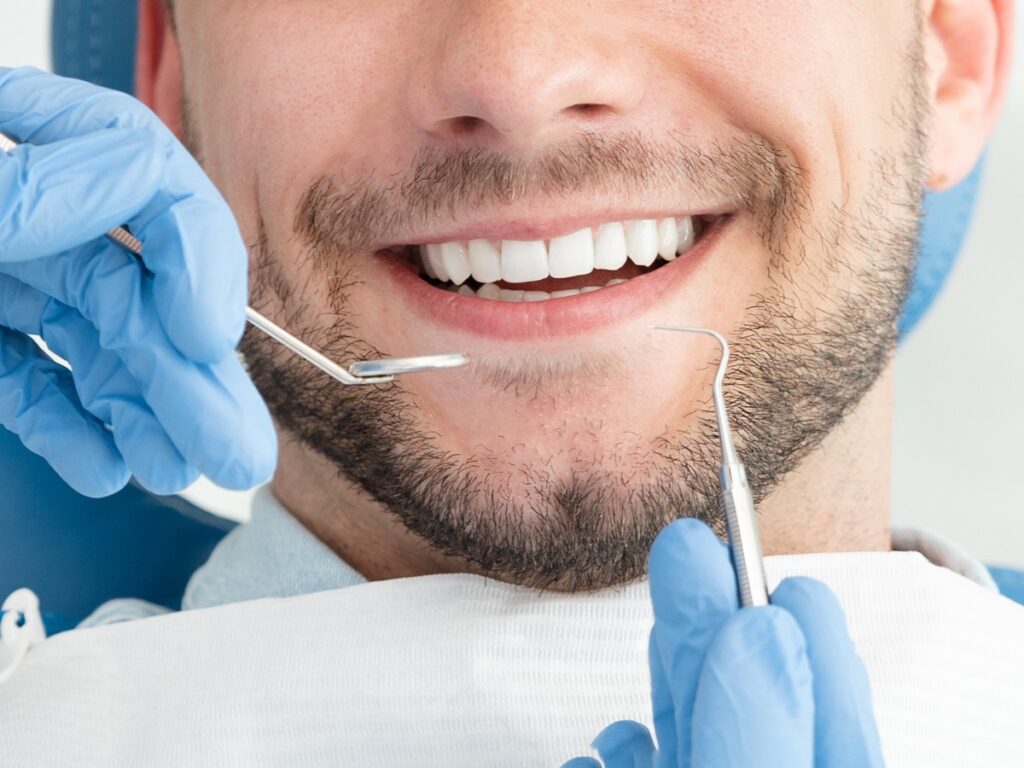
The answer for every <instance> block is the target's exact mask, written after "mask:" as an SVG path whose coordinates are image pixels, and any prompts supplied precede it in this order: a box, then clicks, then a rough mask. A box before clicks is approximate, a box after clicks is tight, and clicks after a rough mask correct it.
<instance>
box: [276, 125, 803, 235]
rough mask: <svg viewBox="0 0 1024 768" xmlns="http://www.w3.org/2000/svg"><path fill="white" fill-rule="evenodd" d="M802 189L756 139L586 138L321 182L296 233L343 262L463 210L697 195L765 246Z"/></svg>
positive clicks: (784, 163)
mask: <svg viewBox="0 0 1024 768" xmlns="http://www.w3.org/2000/svg"><path fill="white" fill-rule="evenodd" d="M801 188H802V174H801V171H800V169H799V166H798V165H797V164H796V162H795V161H794V160H793V159H792V158H791V157H790V155H789V154H788V153H787V152H785V151H784V150H783V149H782V148H781V147H778V146H775V145H773V144H771V143H770V142H769V141H768V140H767V139H765V138H764V137H762V136H759V135H756V134H747V135H742V136H739V137H737V138H735V139H732V140H730V141H729V142H728V143H722V142H715V143H714V144H712V145H711V146H708V147H700V146H696V145H694V144H693V143H692V142H691V141H689V140H688V139H687V137H685V136H683V135H681V134H678V133H676V134H669V137H668V139H664V140H660V141H659V142H652V141H650V140H649V139H647V138H646V137H645V136H644V135H642V134H640V133H636V132H635V133H626V134H622V135H618V136H608V135H602V134H597V133H585V134H581V135H579V136H577V137H575V138H574V139H572V140H571V141H569V142H567V143H566V144H564V145H562V146H560V147H557V148H555V149H552V150H550V151H548V152H546V153H545V154H543V155H541V156H538V157H533V158H514V157H510V156H508V155H506V154H502V153H501V152H497V151H494V150H490V149H484V148H473V149H465V150H454V151H440V150H437V149H434V148H425V149H422V150H420V151H419V152H418V153H417V155H416V157H415V158H414V160H413V162H412V163H411V165H410V171H409V172H408V174H407V175H406V176H405V177H404V178H395V177H389V178H388V180H387V181H386V182H382V181H380V180H378V179H376V178H373V177H370V178H366V179H361V180H357V181H351V182H346V181H343V180H341V179H339V178H338V176H337V175H335V174H325V175H323V176H321V177H319V178H318V179H316V180H315V181H314V182H313V183H312V184H311V185H310V186H309V188H308V189H307V190H306V192H305V193H304V194H303V196H302V198H301V199H300V202H299V204H298V206H297V209H296V212H295V217H294V224H293V228H294V231H295V234H296V235H297V236H298V237H299V238H301V239H302V240H303V241H305V243H306V244H307V245H308V246H309V247H310V248H312V249H315V250H317V251H322V252H327V253H344V252H347V251H352V250H356V249H361V248H367V247H369V246H372V245H373V244H376V243H380V242H381V241H385V240H387V239H388V238H389V237H392V238H393V237H394V234H395V233H396V232H403V231H409V230H413V229H416V228H417V227H420V226H424V225H426V224H427V223H429V222H436V221H437V220H438V219H440V218H445V217H447V218H450V219H453V220H454V219H456V218H457V217H458V215H459V213H460V211H463V210H470V209H473V208H479V207H490V206H495V207H498V206H501V205H508V204H511V203H514V202H516V201H519V200H523V199H533V200H538V201H539V200H543V199H545V198H551V199H554V198H558V197H562V196H576V195H579V194H580V193H584V194H586V195H587V196H591V197H596V196H599V195H600V196H606V197H608V198H610V199H629V198H630V197H632V196H635V195H637V194H640V193H643V192H647V193H648V194H649V193H650V191H651V190H652V189H658V190H674V189H686V190H693V191H694V194H695V195H696V194H699V195H700V196H701V197H705V198H709V199H714V200H729V201H732V202H733V203H734V204H735V205H736V206H737V207H738V208H739V209H740V210H747V211H751V212H753V213H755V214H757V216H758V218H759V220H760V221H761V222H762V224H763V228H764V230H765V232H764V234H765V236H766V239H767V238H768V236H769V234H770V232H771V231H773V230H774V229H775V228H776V226H778V224H779V223H780V219H783V218H788V217H785V216H783V214H785V212H786V211H788V210H790V209H791V208H793V207H794V205H795V204H796V202H797V200H798V195H799V190H800V189H801Z"/></svg>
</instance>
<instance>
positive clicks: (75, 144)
mask: <svg viewBox="0 0 1024 768" xmlns="http://www.w3.org/2000/svg"><path fill="white" fill-rule="evenodd" d="M0 131H2V132H3V133H5V134H7V135H8V136H10V137H12V138H13V139H14V140H15V141H19V142H25V143H24V144H22V145H21V146H19V147H18V148H17V149H15V150H14V151H13V152H12V153H11V154H10V155H9V156H5V155H4V154H3V153H2V152H0V425H3V426H4V427H7V428H8V429H10V430H12V431H14V432H16V433H17V434H18V435H19V436H20V437H21V440H22V441H23V442H24V443H25V445H26V446H27V447H28V448H30V449H31V450H33V451H35V452H36V453H38V454H40V455H42V456H43V457H45V458H46V459H47V461H49V462H50V464H51V465H52V466H53V467H54V469H56V471H57V472H58V473H59V474H60V475H61V477H63V478H64V480H65V481H67V482H68V483H69V484H70V485H71V486H72V487H74V488H75V489H76V490H78V491H79V492H81V493H83V494H85V495H88V496H104V495H107V494H111V493H113V492H115V491H117V490H118V489H120V488H121V487H122V486H124V484H125V483H126V482H127V481H128V479H129V476H130V475H135V477H136V478H137V479H138V480H139V482H140V483H141V484H142V485H144V486H145V487H147V488H148V489H150V490H152V491H154V492H157V493H171V492H174V491H178V490H181V489H182V488H184V487H185V486H186V485H188V484H189V483H191V482H192V481H193V480H194V479H195V478H196V477H197V475H198V474H199V473H200V472H201V473H203V474H206V475H207V476H209V477H210V478H211V479H212V480H213V481H214V482H216V483H218V484H219V485H222V486H224V487H227V488H247V487H251V486H252V485H255V484H256V483H259V482H262V481H263V480H265V479H267V478H268V477H269V476H270V474H271V472H272V471H273V467H274V463H275V461H276V455H277V443H276V437H275V434H274V430H273V424H272V422H271V420H270V415H269V413H268V412H267V409H266V405H265V404H264V403H263V401H262V399H261V398H260V396H259V394H258V393H257V392H256V389H255V388H254V387H253V385H252V382H251V381H250V380H249V378H248V376H247V374H246V373H245V371H244V369H243V367H242V365H241V363H240V362H239V360H238V358H237V357H236V355H235V353H234V348H235V346H236V345H237V343H238V340H239V338H240V337H241V333H242V330H243V328H244V323H245V305H246V301H247V276H246V271H247V253H246V249H245V246H244V244H243V243H242V240H241V236H240V234H239V232H238V226H237V224H236V223H235V220H234V218H233V217H232V214H231V211H230V209H229V208H228V206H227V204H226V203H225V201H224V200H223V198H222V197H221V196H220V194H219V193H218V192H217V190H216V189H215V188H214V186H213V184H212V182H211V181H210V180H209V179H208V178H207V177H206V175H205V174H204V173H203V171H202V169H201V168H200V167H199V165H198V163H196V161H195V160H194V159H193V158H192V157H191V156H190V155H189V153H188V152H187V151H186V150H185V149H184V147H182V146H181V145H180V144H179V143H178V141H177V140H176V139H175V138H174V136H173V134H172V133H171V132H170V131H169V130H168V129H167V128H166V127H165V126H164V125H163V124H162V123H161V122H160V120H159V119H157V117H156V116H155V115H154V114H153V113H152V112H150V111H149V110H148V109H146V107H144V106H143V105H142V104H140V103H139V102H138V101H136V100H134V99H132V98H130V97H128V96H125V95H123V94H120V93H116V92H114V91H108V90H104V89H101V88H97V87H95V86H92V85H88V84H86V83H82V82H79V81H76V80H67V79H64V78H59V77H55V76H53V75H48V74H45V73H43V72H40V71H38V70H34V69H15V70H11V69H4V68H0ZM121 224H127V225H129V227H130V229H131V231H132V232H133V233H134V234H135V235H136V236H137V237H138V238H140V239H141V240H142V241H143V243H144V244H145V247H144V249H143V250H144V259H145V269H144V268H143V265H142V263H141V262H140V261H139V260H138V259H136V258H135V257H134V256H132V255H131V254H129V253H128V252H127V251H125V250H124V249H122V248H121V247H119V246H117V245H115V244H114V243H113V242H112V241H110V240H109V239H107V238H105V237H104V236H103V235H104V233H105V232H106V231H107V230H109V229H111V228H113V227H116V226H118V225H121ZM26 334H37V335H39V336H42V338H43V339H44V340H45V341H46V342H47V344H48V345H49V346H50V348H51V349H52V350H53V351H54V352H56V353H57V354H58V355H60V356H61V357H63V358H65V359H66V360H68V361H69V362H70V363H71V366H72V368H73V369H74V372H73V373H69V372H68V371H67V370H65V369H64V368H62V367H60V366H58V365H56V364H54V363H53V362H51V361H50V360H49V359H48V358H46V357H45V356H44V355H42V354H41V353H40V352H39V350H38V348H37V347H36V346H35V345H34V344H33V342H32V341H31V340H30V339H29V338H28V336H27V335H26Z"/></svg>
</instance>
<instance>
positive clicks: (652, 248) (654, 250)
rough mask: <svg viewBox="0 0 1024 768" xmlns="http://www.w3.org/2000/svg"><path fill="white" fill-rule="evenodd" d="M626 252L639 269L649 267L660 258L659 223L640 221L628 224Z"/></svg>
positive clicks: (648, 220)
mask: <svg viewBox="0 0 1024 768" xmlns="http://www.w3.org/2000/svg"><path fill="white" fill-rule="evenodd" d="M626 251H627V253H629V260H630V261H632V262H633V263H634V264H636V265H637V266H639V267H649V266H651V264H653V263H654V260H655V259H656V258H658V222H656V221H655V220H654V219H640V220H639V221H631V222H629V223H627V224H626Z"/></svg>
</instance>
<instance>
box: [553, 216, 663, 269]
mask: <svg viewBox="0 0 1024 768" xmlns="http://www.w3.org/2000/svg"><path fill="white" fill-rule="evenodd" d="M673 229H674V227H673ZM548 250H549V254H548V263H549V269H550V271H551V277H579V276H580V275H589V274H590V273H591V272H593V271H594V233H593V232H591V231H590V227H587V228H586V229H581V230H580V231H579V232H573V233H572V234H571V235H565V236H564V237H556V238H554V239H552V241H551V247H550V248H549V249H548Z"/></svg>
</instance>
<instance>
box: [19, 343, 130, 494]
mask: <svg viewBox="0 0 1024 768" xmlns="http://www.w3.org/2000/svg"><path fill="white" fill-rule="evenodd" d="M0 425H3V426H4V427H6V428H7V429H9V430H11V431H12V432H14V433H15V434H17V435H18V437H19V438H21V441H22V443H24V445H25V447H26V448H28V449H29V450H30V451H32V452H33V453H35V454H38V455H39V456H42V457H43V458H44V459H46V461H47V462H49V464H50V466H51V467H53V469H54V470H55V471H56V472H57V474H58V475H60V476H61V479H63V480H64V482H66V483H67V484H68V485H70V486H71V487H72V488H74V489H75V490H76V491H78V492H79V493H81V494H82V495H84V496H91V497H93V498H100V497H102V496H109V495H111V494H113V493H116V492H117V491H119V490H121V488H123V487H124V486H125V484H126V483H127V482H128V479H129V472H128V469H127V467H126V466H125V463H124V461H122V459H121V455H120V453H119V452H118V450H117V448H116V447H115V446H114V441H113V437H112V436H111V435H110V434H109V433H108V432H107V430H106V429H104V427H103V425H102V424H100V423H99V422H98V421H97V420H96V419H94V418H93V417H92V416H90V415H89V414H88V413H87V412H86V411H85V409H84V408H83V407H82V406H81V404H80V403H79V402H78V397H77V395H76V393H75V389H74V386H73V384H72V383H71V376H70V374H69V373H68V372H67V371H66V370H64V368H62V367H61V366H59V365H57V364H56V363H54V362H53V361H51V360H50V359H49V358H48V357H46V356H45V355H44V354H43V353H42V352H41V351H40V350H39V348H38V347H36V345H35V344H34V343H33V342H32V341H31V340H30V339H29V338H27V337H26V336H24V335H22V334H20V333H15V332H13V331H11V330H8V329H6V328H2V327H0Z"/></svg>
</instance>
